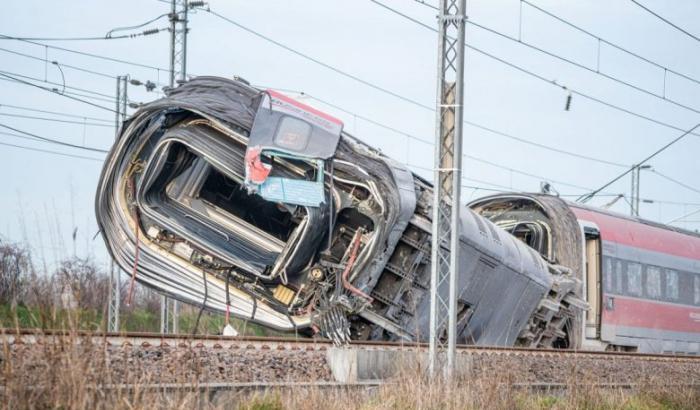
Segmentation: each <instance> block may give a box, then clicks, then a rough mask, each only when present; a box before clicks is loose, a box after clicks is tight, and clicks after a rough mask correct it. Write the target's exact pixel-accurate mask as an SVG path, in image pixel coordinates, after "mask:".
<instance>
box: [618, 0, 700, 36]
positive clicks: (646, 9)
mask: <svg viewBox="0 0 700 410" xmlns="http://www.w3.org/2000/svg"><path fill="white" fill-rule="evenodd" d="M630 1H631V2H632V3H634V4H636V5H637V6H639V7H640V8H641V9H643V10H645V11H646V12H647V13H649V14H651V15H652V16H654V17H656V18H658V19H659V20H661V21H663V22H664V23H666V24H668V25H669V26H671V27H673V28H675V29H676V30H678V31H680V32H681V33H683V34H685V35H686V36H688V37H690V38H692V39H693V40H695V41H700V38H698V37H697V36H696V35H695V34H692V33H690V32H689V31H687V30H685V29H684V28H682V27H680V26H679V25H677V24H675V23H673V22H672V21H670V20H668V19H667V18H665V17H663V16H661V15H660V14H658V13H657V12H655V11H653V10H652V9H650V8H648V7H647V6H645V5H643V4H642V3H640V2H638V1H637V0H630Z"/></svg>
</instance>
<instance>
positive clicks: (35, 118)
mask: <svg viewBox="0 0 700 410" xmlns="http://www.w3.org/2000/svg"><path fill="white" fill-rule="evenodd" d="M0 115H2V116H4V117H14V118H26V119H30V120H40V121H52V122H61V123H64V124H78V125H87V126H91V127H107V128H113V127H114V125H109V124H100V123H97V122H80V121H72V120H61V119H58V118H48V117H39V116H33V115H22V114H11V113H3V112H0Z"/></svg>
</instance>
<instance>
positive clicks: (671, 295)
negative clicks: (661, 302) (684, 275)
mask: <svg viewBox="0 0 700 410" xmlns="http://www.w3.org/2000/svg"><path fill="white" fill-rule="evenodd" d="M696 279H697V278H696ZM666 298H668V299H670V300H678V272H676V271H675V270H672V269H666Z"/></svg>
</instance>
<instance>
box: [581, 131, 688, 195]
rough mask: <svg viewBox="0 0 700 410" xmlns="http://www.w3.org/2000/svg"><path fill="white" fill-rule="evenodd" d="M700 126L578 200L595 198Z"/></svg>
mask: <svg viewBox="0 0 700 410" xmlns="http://www.w3.org/2000/svg"><path fill="white" fill-rule="evenodd" d="M698 127H700V123H698V124H696V125H695V126H694V127H692V128H690V129H688V130H687V131H685V132H684V133H683V134H681V135H679V136H678V137H676V138H674V139H673V140H672V141H671V142H669V143H667V144H666V145H664V146H663V147H661V148H659V149H658V150H656V151H654V153H653V154H651V155H649V156H648V157H646V158H644V159H643V160H641V161H639V163H638V164H637V165H634V166H633V167H631V168H630V169H628V170H627V171H625V172H623V173H622V174H620V175H618V176H617V177H615V178H613V179H612V180H611V181H610V182H608V183H606V184H605V185H603V186H602V187H600V188H598V189H596V190H595V191H593V192H591V193H589V194H586V195H582V196H581V197H579V198H578V199H577V202H586V201H588V200H589V199H591V198H593V197H594V196H596V195H597V194H598V193H599V192H601V191H602V190H604V189H605V188H607V187H609V186H610V185H612V184H613V183H615V182H617V181H619V180H620V179H621V178H622V177H624V176H625V175H627V174H629V173H630V172H632V171H634V170H635V169H636V168H637V167H638V166H640V165H642V164H644V163H645V162H647V161H649V160H650V159H652V158H654V157H655V156H657V155H659V154H660V153H662V152H663V151H665V150H666V149H668V148H669V147H670V146H671V145H673V144H675V143H677V142H678V141H680V140H681V139H683V138H684V137H685V136H686V135H688V134H690V133H691V132H693V131H694V130H695V129H696V128H698Z"/></svg>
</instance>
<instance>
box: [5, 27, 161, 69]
mask: <svg viewBox="0 0 700 410" xmlns="http://www.w3.org/2000/svg"><path fill="white" fill-rule="evenodd" d="M0 39H9V40H17V41H22V42H25V43H28V44H33V45H35V46H40V47H43V48H49V49H53V50H60V51H63V52H66V53H73V54H78V55H82V56H86V57H91V58H96V59H100V60H104V61H111V62H113V63H121V64H126V65H130V66H133V67H141V68H148V69H152V70H156V71H164V72H168V71H169V69H167V68H164V67H158V66H154V65H149V64H144V63H139V62H135V61H129V60H125V59H121V58H115V57H110V56H105V55H100V54H95V53H88V52H85V51H80V50H74V49H70V48H66V47H60V46H55V45H51V44H43V43H39V42H36V41H33V40H24V39H21V38H17V37H12V36H8V35H6V34H0Z"/></svg>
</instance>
